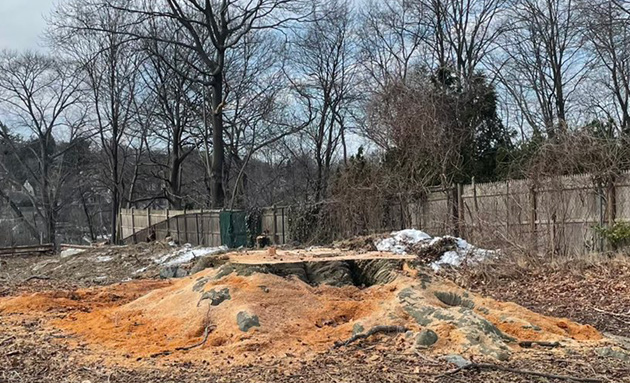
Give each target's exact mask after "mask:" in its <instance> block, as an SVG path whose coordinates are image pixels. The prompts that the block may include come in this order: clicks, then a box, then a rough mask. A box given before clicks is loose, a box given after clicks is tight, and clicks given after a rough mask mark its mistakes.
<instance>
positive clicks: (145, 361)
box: [0, 260, 630, 383]
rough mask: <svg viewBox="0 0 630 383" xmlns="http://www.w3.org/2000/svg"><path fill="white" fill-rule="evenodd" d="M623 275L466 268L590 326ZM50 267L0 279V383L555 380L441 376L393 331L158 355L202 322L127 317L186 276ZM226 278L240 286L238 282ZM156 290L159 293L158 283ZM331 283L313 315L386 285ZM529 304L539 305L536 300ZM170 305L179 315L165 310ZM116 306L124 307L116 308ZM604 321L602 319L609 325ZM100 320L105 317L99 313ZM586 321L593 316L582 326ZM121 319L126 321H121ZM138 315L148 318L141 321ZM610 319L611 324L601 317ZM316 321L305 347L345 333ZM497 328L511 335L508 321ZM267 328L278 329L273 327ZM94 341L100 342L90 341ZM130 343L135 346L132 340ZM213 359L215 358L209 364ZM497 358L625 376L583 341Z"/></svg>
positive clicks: (485, 288) (514, 364)
mask: <svg viewBox="0 0 630 383" xmlns="http://www.w3.org/2000/svg"><path fill="white" fill-rule="evenodd" d="M39 261H41V260H39ZM28 262H29V261H28V260H20V261H16V260H13V261H12V262H11V265H16V264H22V265H23V264H28ZM8 264H9V263H7V264H4V266H3V267H4V268H3V269H1V270H0V271H2V272H3V273H4V274H1V273H0V278H1V276H2V275H5V276H7V275H9V276H10V275H13V274H12V271H14V270H13V269H12V268H11V267H7V266H8ZM136 266H137V265H134V266H133V267H136ZM15 271H17V270H15ZM626 271H628V269H625V270H624V269H623V268H621V267H620V265H619V264H606V265H603V266H601V267H599V268H597V269H593V270H591V272H590V273H586V274H583V275H584V276H583V277H580V276H579V273H577V274H576V273H570V272H566V271H564V272H563V271H560V270H555V271H553V272H551V273H550V275H551V276H552V277H549V278H547V277H543V276H542V274H541V275H539V274H537V273H534V272H532V274H530V275H526V274H524V273H523V277H522V278H514V279H513V280H507V279H504V280H501V279H496V280H494V281H492V282H490V281H489V280H488V279H483V278H481V277H480V276H479V275H476V276H474V277H473V276H469V277H468V280H467V283H466V284H467V285H469V286H472V287H473V288H474V289H476V290H477V291H482V292H484V293H487V294H488V295H490V296H492V297H495V298H497V299H502V300H512V301H515V302H517V303H520V304H524V305H526V306H527V307H529V308H530V309H532V310H533V311H537V312H540V313H542V314H545V315H553V316H558V317H561V316H567V317H569V318H570V319H573V320H578V321H579V320H581V321H582V323H592V324H593V325H595V326H596V327H598V329H600V330H605V331H612V332H615V333H617V334H619V335H624V334H625V335H627V334H628V331H627V330H628V327H624V326H623V325H624V323H622V322H621V321H618V320H614V319H611V315H609V314H603V313H600V312H597V311H595V312H596V313H597V314H593V310H592V308H593V307H597V308H598V309H601V310H607V311H608V310H610V311H611V312H615V313H623V312H627V310H628V308H629V307H628V306H626V304H627V302H628V300H629V299H630V298H629V294H628V290H627V288H628V287H627V285H626V283H630V282H628V281H630V279H627V277H628V276H629V275H630V273H627V272H626ZM20 272H22V273H23V271H20ZM591 274H592V275H591ZM58 275H60V276H63V278H62V277H58V278H54V279H52V280H44V281H39V280H32V281H28V282H26V283H24V282H23V278H24V277H23V276H22V275H20V278H13V279H12V280H11V282H10V283H7V284H5V285H0V297H1V296H3V295H4V296H5V298H4V299H2V298H0V304H3V307H2V309H0V383H9V382H40V381H50V382H62V381H63V382H78V383H85V382H86V381H88V382H90V383H95V382H108V383H109V382H129V383H131V382H140V383H142V382H180V381H200V382H250V381H251V382H271V381H273V382H332V383H339V382H433V381H436V382H553V381H562V380H554V379H547V378H536V377H533V376H531V375H519V374H514V373H511V372H504V371H487V370H483V371H476V370H471V371H460V372H457V373H455V374H449V375H444V376H442V375H441V374H444V373H446V372H449V371H452V370H453V369H454V366H453V365H451V364H449V363H446V362H444V361H443V360H440V359H439V357H438V356H436V355H432V354H430V353H424V352H423V353H413V352H411V351H410V350H409V348H408V347H406V346H405V345H404V342H403V340H402V336H398V337H378V336H377V337H374V338H371V339H369V340H368V341H364V342H358V343H356V344H354V345H352V346H350V347H348V348H340V349H336V350H332V349H329V348H328V347H327V346H326V347H323V346H322V347H320V348H317V350H316V351H322V352H323V353H313V354H312V355H299V353H298V352H297V351H299V350H296V352H295V353H292V352H290V351H289V350H288V348H287V347H291V346H293V347H295V344H294V339H292V340H291V342H288V341H287V340H282V339H279V340H278V341H279V342H280V343H283V342H284V343H285V346H286V347H281V348H280V349H282V350H283V351H282V353H281V354H277V355H271V354H269V353H264V356H266V358H263V357H262V356H263V355H262V354H263V353H261V352H258V351H259V349H257V348H252V349H251V350H249V351H247V350H238V351H239V352H238V353H234V352H231V351H230V350H229V348H224V349H223V351H222V352H223V353H224V354H223V355H222V354H218V355H215V354H213V353H212V352H207V353H203V354H202V357H199V355H200V354H199V353H198V351H199V350H191V351H183V352H181V353H180V355H179V357H174V356H173V355H159V356H156V355H154V354H155V353H156V352H157V353H159V352H160V351H164V350H165V349H168V350H171V349H172V348H173V347H176V346H180V345H190V344H191V343H190V342H191V341H194V340H198V339H200V335H202V334H200V329H201V328H202V327H203V326H200V323H197V322H194V321H193V322H192V323H189V329H188V330H184V331H183V335H185V336H182V337H181V338H180V339H169V340H164V341H161V343H160V340H158V338H159V337H160V334H164V332H165V331H164V329H167V328H173V326H180V325H181V324H182V323H185V322H186V315H187V313H186V312H184V313H181V319H182V322H180V323H168V322H165V321H157V322H156V323H153V324H151V325H150V326H147V324H148V323H143V322H141V321H135V322H134V321H133V320H132V321H129V319H130V318H131V317H132V316H133V315H132V312H133V310H134V309H140V308H141V307H149V306H150V305H151V304H156V303H157V302H159V301H161V300H162V301H163V300H169V299H170V300H172V303H173V306H174V303H175V302H176V299H175V298H174V297H173V294H169V293H168V292H169V291H170V292H171V293H173V292H174V291H175V290H177V285H178V284H183V283H185V282H184V281H175V282H171V281H150V280H148V281H137V282H131V283H124V284H113V285H110V286H107V287H104V288H103V287H98V288H87V289H86V288H85V287H86V286H89V285H90V284H94V283H90V282H89V280H85V279H83V280H79V281H78V282H76V281H73V280H72V277H71V275H72V274H71V273H63V272H59V274H58ZM5 278H6V277H5ZM230 278H235V277H230ZM256 278H258V279H261V280H258V279H253V280H251V281H250V282H249V286H246V285H243V286H242V287H243V289H244V290H248V289H251V291H250V293H252V294H254V293H255V294H259V295H260V296H259V297H258V299H259V300H260V299H263V301H262V304H264V297H265V293H264V291H263V290H262V289H261V288H260V286H259V285H263V284H267V285H270V284H271V283H270V281H269V280H265V278H266V276H256ZM6 279H8V278H6ZM6 279H5V280H6ZM112 279H114V278H113V276H112ZM1 282H2V281H0V283H1ZM231 282H232V283H245V282H244V281H243V280H241V281H240V282H239V281H237V280H233V281H231ZM482 282H485V283H482ZM598 284H601V286H599V285H598ZM2 286H7V287H2ZM501 286H504V287H503V288H502V287H501ZM541 286H544V288H541ZM160 288H165V289H161V290H156V289H160ZM285 288H289V286H288V285H287V286H285ZM344 289H345V290H344ZM328 290H329V291H328ZM332 290H335V291H336V294H337V295H336V298H334V297H335V295H332V297H333V298H334V299H333V300H335V301H337V302H339V303H340V305H333V306H330V307H328V308H326V307H325V304H324V307H323V308H321V311H320V309H318V310H316V311H317V313H316V314H313V316H321V314H322V313H323V312H330V313H331V314H334V313H335V312H336V311H335V310H339V312H341V311H343V312H344V313H346V312H350V311H353V310H354V311H353V312H356V310H365V309H366V306H369V305H370V304H371V303H370V302H372V301H371V300H370V299H374V301H379V300H380V299H381V298H383V297H384V295H385V294H386V293H387V291H385V290H383V291H381V290H379V289H374V291H373V292H371V293H370V294H371V295H372V296H371V298H370V297H368V296H366V295H365V294H367V293H366V292H365V291H362V290H359V289H356V288H354V287H347V288H343V289H333V288H328V287H318V288H315V290H313V293H314V294H315V295H318V294H319V295H320V296H321V295H326V294H327V293H330V291H332ZM151 291H155V292H154V293H153V294H149V295H148V296H150V297H152V298H151V299H140V300H136V299H137V298H138V297H141V296H143V295H145V294H147V293H150V292H151ZM598 291H604V292H617V295H616V297H617V298H615V299H609V300H606V299H601V297H602V296H604V297H607V296H608V295H606V294H602V293H597V292H598ZM525 292H527V293H525ZM379 294H381V295H379ZM287 295H288V296H291V294H287ZM16 297H17V298H16ZM576 297H577V300H576ZM160 298H161V299H160ZM184 298H185V297H184ZM134 301H135V302H134ZM344 302H346V303H344ZM353 302H354V303H353ZM576 302H577V303H576ZM620 302H621V303H620ZM145 303H146V304H145ZM299 304H300V302H296V303H295V305H296V306H299ZM496 304H497V305H506V306H508V307H503V309H510V308H513V307H512V306H511V305H510V304H500V303H496ZM537 304H540V307H538V306H537ZM134 305H137V307H134ZM488 305H489V304H488ZM168 306H169V305H168V304H167V305H164V304H160V305H159V306H158V305H156V306H155V310H161V311H163V310H164V307H168ZM120 307H124V309H123V311H120V310H119V308H120ZM25 308H26V309H25ZM173 310H174V312H176V311H177V310H176V308H175V307H174V308H173ZM624 310H626V311H624ZM155 312H157V311H155ZM123 313H126V314H129V315H122V314H123ZM287 314H288V315H295V313H287ZM520 314H522V312H521V313H520ZM600 314H601V315H600ZM357 315H358V314H357ZM330 316H331V320H333V321H334V320H342V319H341V318H335V317H336V316H337V315H330ZM165 317H172V315H170V316H168V315H166V313H165ZM605 318H608V321H606V320H605ZM104 319H106V320H105V321H103V320H104ZM137 319H141V318H137ZM590 319H592V320H593V321H592V322H589V320H590ZM125 320H127V322H129V323H124V321H125ZM142 320H145V321H146V318H142ZM498 320H499V318H497V321H498ZM613 321H614V322H617V323H616V324H614V325H612V324H610V322H613ZM86 324H88V325H87V326H86ZM505 326H508V324H505ZM323 327H324V330H323V332H322V333H320V334H319V335H320V338H318V337H313V338H309V339H303V341H304V342H305V343H307V344H309V345H311V346H312V345H313V344H316V343H317V341H320V342H321V344H322V345H324V344H325V345H328V344H330V343H329V342H330V340H334V339H338V338H343V337H344V334H347V331H348V329H347V328H346V327H347V326H345V327H344V325H343V324H341V325H340V326H338V327H337V326H330V325H329V326H323ZM325 327H330V328H325ZM120 328H126V331H123V332H120ZM502 330H504V331H508V332H509V329H508V328H502ZM515 331H516V330H515ZM228 335H229V334H221V333H218V334H213V335H212V337H211V339H210V341H211V342H215V343H216V344H217V345H220V344H221V343H222V341H221V340H220V339H219V338H220V337H222V336H223V337H226V336H228ZM273 335H274V336H275V337H277V334H273ZM175 338H176V337H175ZM287 342H288V343H287ZM228 343H229V342H228ZM245 343H247V342H245ZM289 343H290V344H289ZM99 344H100V345H102V347H99ZM136 346H137V348H134V347H136ZM237 354H238V355H240V356H241V358H240V360H233V361H230V358H234V355H237ZM152 355H153V357H152ZM186 355H188V356H189V357H186ZM244 355H247V356H244ZM271 356H273V357H271ZM263 359H264V360H263ZM218 361H220V362H221V363H217V362H218ZM479 361H483V360H481V359H479ZM491 362H492V363H497V362H496V361H491ZM500 364H501V365H502V366H507V367H511V368H517V369H526V370H536V371H544V372H548V373H553V374H563V375H572V376H575V377H581V378H585V377H596V378H599V379H601V380H602V381H612V382H621V381H628V382H630V378H629V376H630V363H628V362H623V361H620V360H617V359H613V358H610V357H602V356H599V355H597V354H596V353H594V351H593V350H592V349H588V348H584V349H580V348H575V349H571V350H568V351H567V350H557V349H556V350H545V349H540V348H535V349H532V350H529V351H527V350H526V351H524V352H522V353H519V354H517V355H515V356H514V357H513V358H511V360H510V361H509V362H506V363H500ZM217 365H221V368H220V369H217V368H216V366H217Z"/></svg>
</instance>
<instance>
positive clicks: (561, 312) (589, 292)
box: [457, 256, 630, 337]
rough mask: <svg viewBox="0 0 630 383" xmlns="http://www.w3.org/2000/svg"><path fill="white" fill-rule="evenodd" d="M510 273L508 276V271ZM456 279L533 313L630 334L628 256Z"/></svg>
mask: <svg viewBox="0 0 630 383" xmlns="http://www.w3.org/2000/svg"><path fill="white" fill-rule="evenodd" d="M506 270H510V271H509V272H505V271H506ZM490 273H491V274H492V277H487V275H488V272H485V273H483V274H482V273H477V272H474V271H471V272H470V273H469V274H467V275H466V278H464V279H462V278H457V279H458V280H460V281H462V280H465V282H461V283H460V284H461V285H462V286H463V287H465V288H468V289H470V290H472V291H475V292H478V293H481V294H484V295H489V296H492V297H493V298H495V299H498V300H502V301H510V302H515V303H517V304H519V305H521V306H524V307H526V308H528V309H530V310H532V311H535V312H538V313H541V314H545V315H553V316H558V317H566V318H569V319H571V320H574V321H576V322H579V323H588V324H591V325H593V326H594V327H595V328H597V329H598V330H599V331H601V332H605V333H611V334H615V335H620V336H626V337H628V336H630V258H628V257H627V256H620V257H618V258H613V259H608V258H606V257H602V258H600V259H595V260H591V261H589V262H583V261H582V262H580V261H576V262H567V263H564V264H562V265H558V264H554V263H552V262H549V261H543V262H542V263H537V264H535V265H533V266H531V265H530V266H526V267H521V266H518V265H509V264H508V265H500V268H499V269H496V270H492V271H491V272H490Z"/></svg>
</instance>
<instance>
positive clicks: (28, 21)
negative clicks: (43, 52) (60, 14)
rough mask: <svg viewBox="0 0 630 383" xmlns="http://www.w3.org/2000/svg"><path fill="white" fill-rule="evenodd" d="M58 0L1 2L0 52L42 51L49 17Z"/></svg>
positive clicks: (5, 0)
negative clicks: (42, 39)
mask: <svg viewBox="0 0 630 383" xmlns="http://www.w3.org/2000/svg"><path fill="white" fill-rule="evenodd" d="M56 1H57V0H0V50H2V49H17V50H24V49H40V48H41V42H40V41H39V37H40V36H41V34H42V33H43V32H44V28H45V27H46V22H45V21H44V18H43V16H44V15H47V14H48V13H49V12H50V10H51V9H52V6H53V4H54V3H55V2H56Z"/></svg>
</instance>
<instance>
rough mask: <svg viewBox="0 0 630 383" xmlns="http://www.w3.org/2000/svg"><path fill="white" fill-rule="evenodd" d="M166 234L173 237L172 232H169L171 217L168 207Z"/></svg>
mask: <svg viewBox="0 0 630 383" xmlns="http://www.w3.org/2000/svg"><path fill="white" fill-rule="evenodd" d="M166 236H167V237H171V238H172V237H173V234H171V217H170V213H169V211H168V209H166ZM178 239H179V238H178Z"/></svg>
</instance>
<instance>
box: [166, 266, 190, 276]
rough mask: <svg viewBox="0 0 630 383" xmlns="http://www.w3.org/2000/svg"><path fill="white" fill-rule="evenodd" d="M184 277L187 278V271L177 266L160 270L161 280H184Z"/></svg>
mask: <svg viewBox="0 0 630 383" xmlns="http://www.w3.org/2000/svg"><path fill="white" fill-rule="evenodd" d="M186 276H188V271H186V270H185V269H182V268H181V267H179V266H177V265H175V266H165V267H162V268H161V269H160V278H162V279H170V278H184V277H186Z"/></svg>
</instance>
